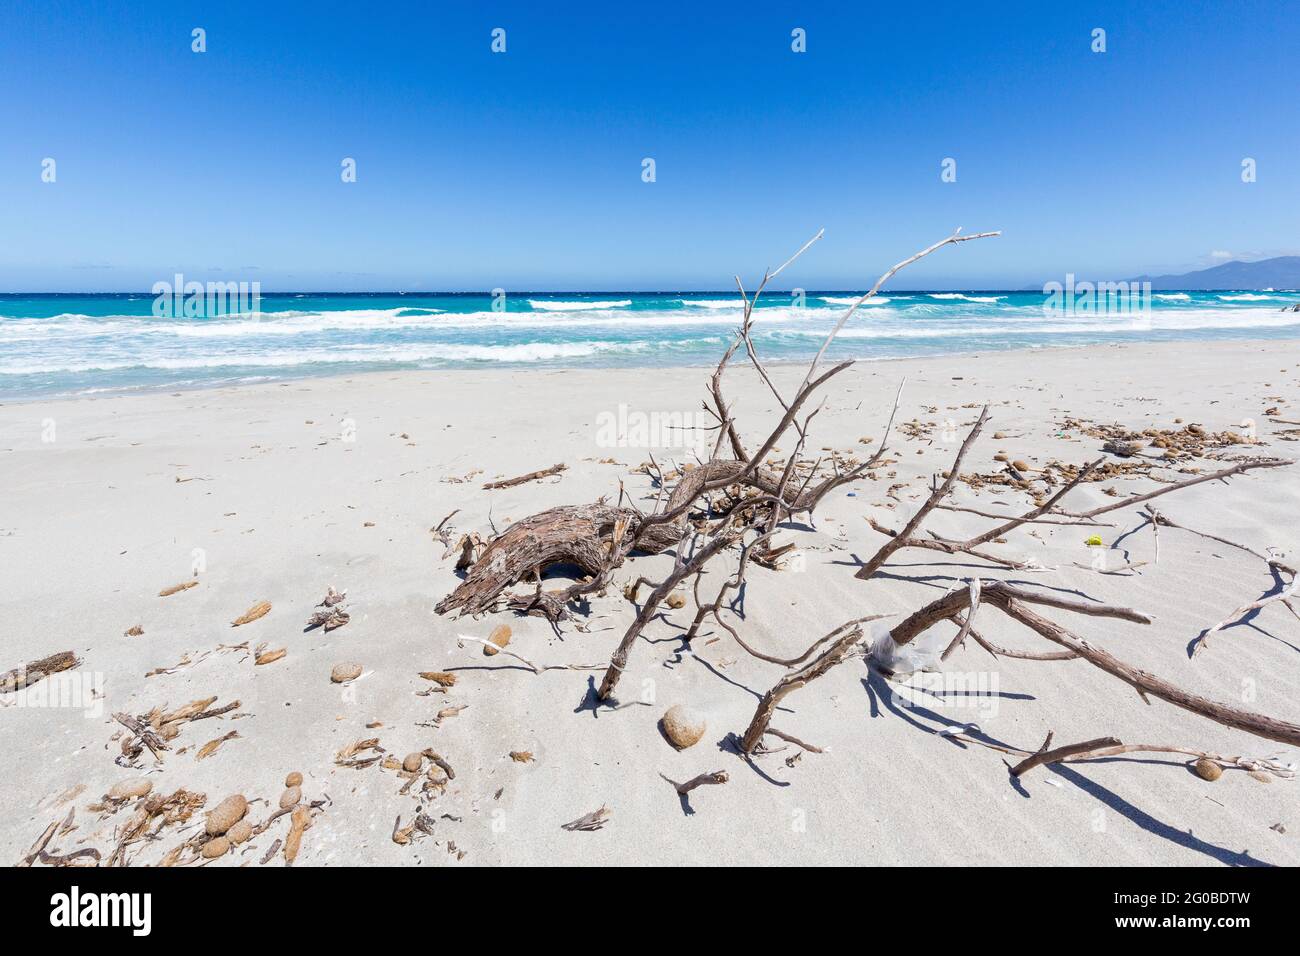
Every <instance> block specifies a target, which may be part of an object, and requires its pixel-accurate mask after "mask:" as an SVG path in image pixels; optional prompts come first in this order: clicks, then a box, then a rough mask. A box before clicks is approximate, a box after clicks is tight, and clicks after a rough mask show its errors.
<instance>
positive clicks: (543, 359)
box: [0, 291, 1300, 400]
mask: <svg viewBox="0 0 1300 956" xmlns="http://www.w3.org/2000/svg"><path fill="white" fill-rule="evenodd" d="M854 298H855V296H854V293H852V292H818V293H812V292H809V293H806V294H805V296H804V297H803V299H802V301H800V300H799V299H797V298H795V297H794V296H792V294H791V293H789V292H785V293H772V294H770V295H767V296H765V297H764V298H763V299H762V300H760V303H759V306H758V308H757V309H756V310H755V324H754V329H755V341H756V343H757V345H758V347H759V349H760V352H761V354H762V355H763V356H764V357H765V358H767V359H768V360H770V361H772V362H781V361H792V360H797V359H801V358H807V357H809V356H811V355H812V354H813V353H814V352H815V351H816V349H817V348H818V346H819V345H820V344H821V341H822V339H823V338H824V336H825V334H826V332H827V331H828V330H829V329H830V327H831V326H832V325H833V324H834V322H835V321H836V319H837V318H838V317H839V316H840V315H841V314H842V313H843V311H844V310H845V308H846V307H847V306H848V304H849V303H851V302H852V301H853V300H854ZM1297 303H1300V293H1298V292H1271V291H1265V292H1259V291H1242V292H1157V293H1153V294H1152V295H1151V296H1150V298H1149V300H1146V303H1145V304H1146V306H1147V307H1145V308H1143V309H1142V310H1141V311H1125V310H1116V309H1107V308H1103V307H1095V308H1080V307H1078V306H1077V305H1076V306H1075V307H1074V308H1071V309H1068V310H1067V311H1065V312H1062V311H1061V310H1060V309H1057V310H1055V311H1054V310H1050V309H1047V308H1045V296H1044V295H1043V294H1042V293H1040V292H984V291H980V292H888V293H886V294H883V295H881V296H879V297H877V298H874V299H870V300H868V302H867V304H866V305H865V306H864V307H863V308H862V309H861V310H859V312H858V313H857V314H856V315H855V316H854V317H853V318H852V320H850V322H849V324H848V326H847V327H846V328H845V329H844V331H843V332H842V333H841V334H840V337H839V339H838V340H837V342H836V344H835V345H834V346H833V349H832V351H831V353H830V355H831V357H832V358H842V357H852V358H859V359H881V358H894V357H902V356H920V355H935V354H943V353H958V352H973V351H990V350H1000V349H1025V348H1047V347H1054V346H1073V345H1087V344H1094V343H1107V342H1135V341H1169V340H1205V341H1214V340H1219V339H1229V338H1266V339H1273V338H1278V339H1282V338H1286V339H1295V338H1300V312H1295V311H1290V309H1291V307H1292V306H1294V305H1296V304H1297ZM155 304H156V303H155V299H154V297H153V296H152V295H150V294H145V293H142V294H137V295H125V294H122V295H117V294H101V295H71V294H66V295H65V294H60V295H54V294H45V295H25V294H2V295H0V400H14V399H23V398H34V397H39V396H50V395H73V394H101V393H105V392H115V391H121V390H128V389H140V388H181V387H189V386H198V385H216V384H231V383H238V382H257V381H270V380H278V379H286V378H291V377H303V376H313V375H330V374H339V373H343V372H349V373H350V372H363V371H373V370H387V369H408V368H410V369H441V368H501V367H518V368H538V367H593V366H622V367H627V366H633V367H654V366H672V365H705V364H712V363H713V362H715V361H716V360H717V357H718V355H719V353H720V350H721V349H722V348H723V347H724V346H725V344H726V343H727V342H728V341H730V336H731V334H732V332H733V330H734V329H735V328H736V325H737V323H738V321H739V318H740V314H741V310H740V305H739V299H738V297H737V296H736V295H734V294H733V295H729V294H727V293H721V292H704V293H682V292H655V293H645V292H627V293H618V292H601V293H514V294H510V295H508V296H506V297H505V298H504V299H496V300H494V299H493V297H492V296H490V295H486V294H439V295H428V294H391V293H390V294H364V295H357V294H312V293H303V294H265V295H262V296H261V298H260V302H259V311H256V312H243V313H230V312H226V313H225V314H216V315H207V316H202V317H184V316H183V315H182V316H181V317H172V316H171V315H170V314H167V315H163V316H161V317H160V316H158V315H155ZM1086 304H1087V303H1085V305H1086Z"/></svg>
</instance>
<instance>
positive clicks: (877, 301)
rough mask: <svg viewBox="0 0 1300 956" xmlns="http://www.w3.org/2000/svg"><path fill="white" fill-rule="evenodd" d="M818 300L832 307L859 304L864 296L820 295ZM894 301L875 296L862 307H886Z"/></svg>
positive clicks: (885, 297)
mask: <svg viewBox="0 0 1300 956" xmlns="http://www.w3.org/2000/svg"><path fill="white" fill-rule="evenodd" d="M817 298H819V299H821V300H822V301H823V302H829V303H830V304H831V305H852V304H853V303H854V302H857V301H858V299H860V298H862V296H860V295H819V296H818V297H817ZM892 301H893V300H892V299H890V298H889V297H887V296H883V295H873V296H872V297H871V298H870V299H868V300H867V301H866V302H863V303H862V305H863V307H864V308H865V307H866V306H869V305H884V304H885V303H887V302H892Z"/></svg>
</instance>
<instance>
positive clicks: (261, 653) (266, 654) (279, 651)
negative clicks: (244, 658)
mask: <svg viewBox="0 0 1300 956" xmlns="http://www.w3.org/2000/svg"><path fill="white" fill-rule="evenodd" d="M288 653H289V649H288V648H286V647H278V648H276V649H275V650H272V651H267V650H262V649H261V648H259V649H258V650H257V652H256V653H255V654H254V655H253V664H254V665H255V666H256V665H260V664H274V663H275V662H276V661H278V660H280V659H281V658H282V657H284V656H285V655H286V654H288Z"/></svg>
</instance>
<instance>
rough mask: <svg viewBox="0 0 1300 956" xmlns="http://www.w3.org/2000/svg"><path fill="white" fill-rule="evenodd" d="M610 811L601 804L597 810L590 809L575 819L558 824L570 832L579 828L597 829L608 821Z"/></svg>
mask: <svg viewBox="0 0 1300 956" xmlns="http://www.w3.org/2000/svg"><path fill="white" fill-rule="evenodd" d="M612 813H613V811H611V810H610V809H609V807H606V806H602V807H601V808H600V809H599V810H592V811H591V812H590V813H588V814H585V815H584V816H580V817H578V819H576V820H570V821H569V822H568V823H562V824H560V829H561V830H569V831H571V832H576V831H579V830H599V829H600V828H601V827H603V826H604V825H605V824H606V823H607V822H609V818H610V816H611V815H612Z"/></svg>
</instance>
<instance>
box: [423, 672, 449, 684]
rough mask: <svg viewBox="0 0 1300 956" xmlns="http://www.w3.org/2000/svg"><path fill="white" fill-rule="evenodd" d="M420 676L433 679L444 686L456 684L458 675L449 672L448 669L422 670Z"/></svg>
mask: <svg viewBox="0 0 1300 956" xmlns="http://www.w3.org/2000/svg"><path fill="white" fill-rule="evenodd" d="M420 676H421V677H422V678H424V679H425V680H431V681H433V682H434V683H435V684H439V685H441V686H442V687H455V686H456V675H455V674H449V673H447V672H446V671H420Z"/></svg>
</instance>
